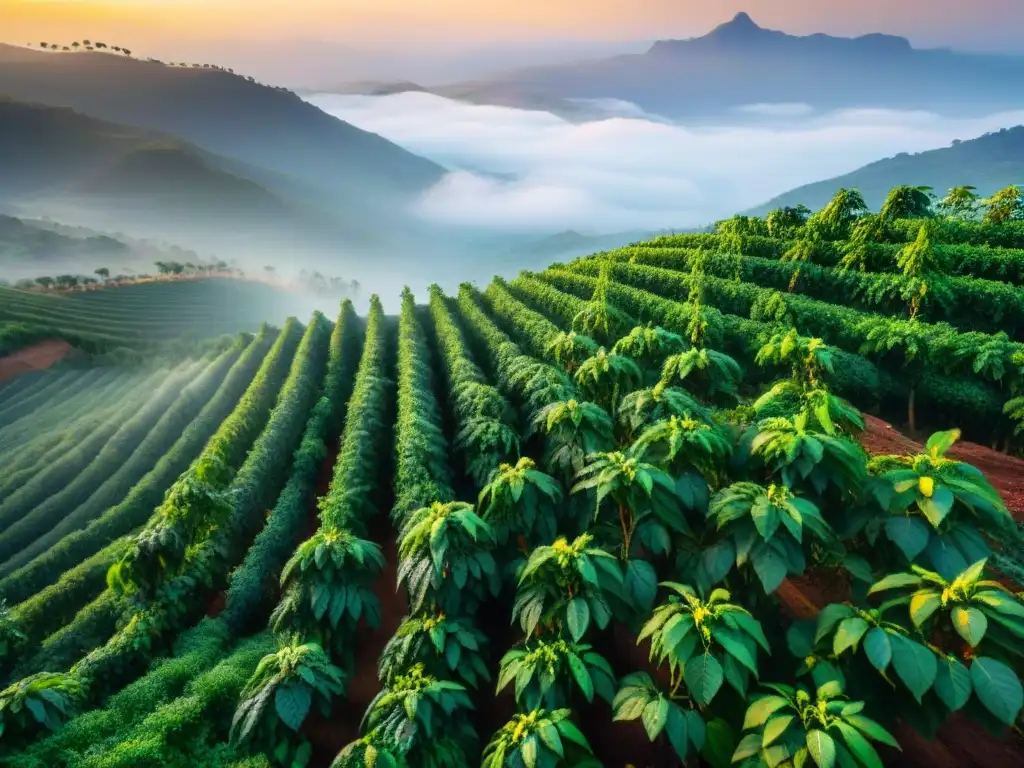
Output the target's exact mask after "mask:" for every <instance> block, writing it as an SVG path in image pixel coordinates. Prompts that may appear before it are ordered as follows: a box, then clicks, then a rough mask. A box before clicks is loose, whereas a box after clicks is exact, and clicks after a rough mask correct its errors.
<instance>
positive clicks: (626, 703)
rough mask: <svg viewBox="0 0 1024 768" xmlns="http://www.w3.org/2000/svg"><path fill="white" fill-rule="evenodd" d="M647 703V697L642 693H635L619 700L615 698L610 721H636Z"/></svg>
mask: <svg viewBox="0 0 1024 768" xmlns="http://www.w3.org/2000/svg"><path fill="white" fill-rule="evenodd" d="M647 702H648V697H647V695H646V694H642V693H635V694H633V695H632V696H627V697H625V698H623V699H621V700H620V699H619V698H618V697H617V696H616V706H615V713H614V715H613V716H612V720H636V719H637V718H638V717H640V715H641V714H642V713H643V711H644V707H646V706H647Z"/></svg>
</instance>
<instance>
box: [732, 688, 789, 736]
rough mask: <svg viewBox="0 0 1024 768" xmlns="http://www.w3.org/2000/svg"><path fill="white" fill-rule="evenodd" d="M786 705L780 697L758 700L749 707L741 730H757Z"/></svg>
mask: <svg viewBox="0 0 1024 768" xmlns="http://www.w3.org/2000/svg"><path fill="white" fill-rule="evenodd" d="M787 704H788V702H787V701H786V700H785V699H784V698H782V697H781V696H764V697H763V698H760V699H758V700H757V701H755V702H754V703H753V704H751V705H750V706H749V707H747V713H746V715H744V717H743V730H744V731H749V730H750V729H751V728H758V727H760V726H761V725H764V723H765V722H766V721H767V720H768V718H769V717H770V716H771V715H772V713H774V712H777V711H778V710H780V709H782V708H783V707H785V706H786V705H787Z"/></svg>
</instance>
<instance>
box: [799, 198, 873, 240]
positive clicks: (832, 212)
mask: <svg viewBox="0 0 1024 768" xmlns="http://www.w3.org/2000/svg"><path fill="white" fill-rule="evenodd" d="M867 212H868V206H867V203H865V202H864V196H863V195H862V194H861V193H860V192H859V191H858V190H856V189H845V188H844V189H840V190H839V191H838V192H836V193H835V195H834V196H833V197H832V199H831V200H830V201H829V203H828V205H826V206H825V207H824V208H822V209H821V210H820V211H818V212H817V213H815V214H814V215H813V216H811V217H810V218H809V219H808V220H807V226H809V227H811V228H813V229H816V230H818V231H819V232H820V233H821V235H822V237H824V238H825V239H826V240H845V239H846V238H847V237H848V236H849V234H850V228H851V227H852V226H853V223H854V221H856V220H857V218H858V217H859V216H862V215H863V214H865V213H867Z"/></svg>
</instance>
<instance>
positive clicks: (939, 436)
mask: <svg viewBox="0 0 1024 768" xmlns="http://www.w3.org/2000/svg"><path fill="white" fill-rule="evenodd" d="M959 439H960V430H959V429H947V430H945V431H944V432H936V433H935V434H933V435H932V436H931V437H929V438H928V442H927V443H925V445H924V449H925V451H927V452H928V455H929V456H931V457H932V458H933V459H937V458H939V457H940V456H943V455H945V453H946V451H948V450H949V449H950V448H951V447H952V445H953V443H955V442H956V441H957V440H959Z"/></svg>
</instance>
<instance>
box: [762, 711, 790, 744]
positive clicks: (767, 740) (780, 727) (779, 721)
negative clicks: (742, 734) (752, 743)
mask: <svg viewBox="0 0 1024 768" xmlns="http://www.w3.org/2000/svg"><path fill="white" fill-rule="evenodd" d="M794 720H796V717H795V716H794V715H776V716H775V717H772V718H769V720H768V722H767V723H765V724H764V731H763V732H762V733H761V746H762V747H770V746H771V745H772V744H774V743H775V742H776V741H778V740H779V738H780V737H781V736H782V734H783V733H785V732H786V729H787V728H789V725H790V723H792V722H793V721H794Z"/></svg>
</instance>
